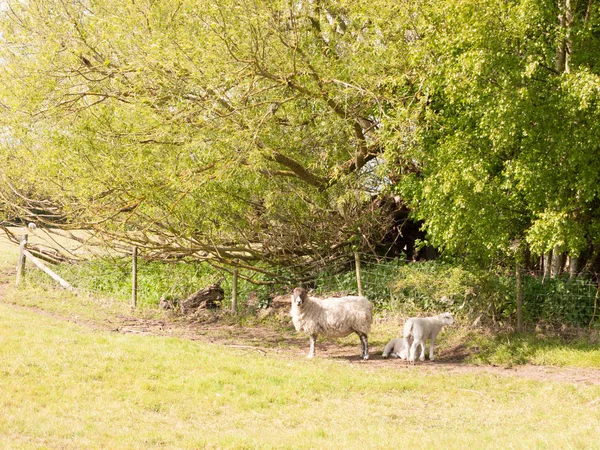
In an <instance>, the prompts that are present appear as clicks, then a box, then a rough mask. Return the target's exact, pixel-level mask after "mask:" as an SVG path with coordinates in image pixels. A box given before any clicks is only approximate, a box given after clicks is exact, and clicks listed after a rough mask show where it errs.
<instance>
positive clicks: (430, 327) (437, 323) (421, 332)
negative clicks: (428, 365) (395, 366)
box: [404, 312, 454, 363]
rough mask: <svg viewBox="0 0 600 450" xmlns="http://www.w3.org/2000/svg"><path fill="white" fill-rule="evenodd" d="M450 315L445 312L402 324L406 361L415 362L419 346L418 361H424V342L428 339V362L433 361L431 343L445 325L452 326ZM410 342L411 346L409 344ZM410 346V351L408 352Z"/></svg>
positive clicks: (452, 321) (452, 320)
mask: <svg viewBox="0 0 600 450" xmlns="http://www.w3.org/2000/svg"><path fill="white" fill-rule="evenodd" d="M453 323H454V319H453V318H452V314H450V313H449V312H445V313H442V314H438V315H437V316H433V317H411V318H410V319H408V320H407V321H406V323H405V324H404V348H405V350H406V354H407V355H408V361H409V362H411V363H414V362H415V356H416V352H417V347H418V346H419V345H421V356H420V357H419V360H421V361H425V341H426V340H427V339H429V360H430V361H433V359H434V358H433V343H434V341H435V337H436V336H437V335H438V333H439V332H440V330H441V329H442V328H443V327H444V326H446V325H452V324H453ZM411 341H412V345H411V344H410V342H411ZM409 346H410V351H409Z"/></svg>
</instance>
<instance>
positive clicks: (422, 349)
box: [419, 339, 427, 361]
mask: <svg viewBox="0 0 600 450" xmlns="http://www.w3.org/2000/svg"><path fill="white" fill-rule="evenodd" d="M426 342H427V340H426V339H423V341H422V342H421V356H419V361H425V344H426Z"/></svg>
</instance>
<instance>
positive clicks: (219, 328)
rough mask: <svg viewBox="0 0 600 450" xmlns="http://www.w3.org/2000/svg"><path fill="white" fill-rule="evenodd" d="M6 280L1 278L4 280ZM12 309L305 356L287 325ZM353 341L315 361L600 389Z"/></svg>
mask: <svg viewBox="0 0 600 450" xmlns="http://www.w3.org/2000/svg"><path fill="white" fill-rule="evenodd" d="M3 278H5V277H3ZM8 284H9V281H7V280H6V279H4V280H2V281H0V302H3V297H4V295H3V294H4V292H5V290H6V288H7V286H8ZM10 306H11V307H14V308H20V309H26V310H28V311H32V312H35V313H37V314H40V315H44V316H50V317H53V318H55V319H57V320H62V321H68V322H72V323H76V324H78V325H81V326H85V327H90V328H94V329H99V330H106V331H112V332H115V333H125V334H126V333H131V334H141V335H153V336H171V337H177V338H181V339H189V340H192V341H200V342H204V343H211V344H218V345H224V346H227V347H232V348H236V349H239V350H240V351H241V352H258V353H260V354H263V355H267V354H269V355H277V356H280V357H291V358H302V357H304V356H305V355H306V354H307V352H308V338H307V337H305V336H303V335H301V334H299V333H296V332H295V331H294V330H293V329H292V328H291V327H287V328H285V329H279V330H274V329H271V328H269V327H257V326H241V325H228V324H223V323H221V322H219V321H216V320H212V321H202V322H198V321H190V320H182V319H176V320H169V319H160V320H157V319H143V318H138V317H133V316H120V317H114V318H111V319H110V320H105V321H102V322H96V321H90V320H86V319H82V318H80V317H69V316H63V315H59V314H55V313H51V312H48V311H46V310H43V309H40V308H35V307H24V306H19V305H14V304H11V305H10ZM279 308H280V311H279V314H285V313H286V311H285V308H286V306H285V305H279ZM359 347H360V346H359V344H358V339H357V342H356V345H342V344H338V343H335V342H329V341H322V342H320V343H319V344H318V345H317V356H316V357H317V358H328V359H332V360H337V361H340V363H343V364H353V365H359V366H361V367H364V368H365V370H378V369H381V368H384V367H385V368H395V369H397V370H398V371H404V370H408V371H413V372H424V373H450V374H452V373H456V374H469V373H471V374H478V373H487V374H492V375H498V376H517V377H523V378H528V379H532V380H540V381H557V382H566V383H577V384H588V385H600V370H598V369H583V368H572V367H551V366H533V365H520V366H513V367H510V368H505V367H497V366H489V365H488V366H477V365H473V364H467V363H464V362H463V361H464V360H465V358H466V357H467V356H468V355H469V353H468V350H467V349H465V348H464V347H462V346H460V345H459V346H456V347H454V348H445V349H440V350H439V351H438V353H437V354H436V361H434V362H429V361H427V362H424V363H417V364H415V365H409V364H407V362H406V361H401V360H398V359H383V358H382V357H381V352H382V350H383V348H381V346H379V347H378V346H372V347H371V349H370V353H371V357H370V359H369V360H368V361H362V360H360V359H359V357H358V354H359V351H360V350H359Z"/></svg>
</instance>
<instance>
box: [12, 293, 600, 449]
mask: <svg viewBox="0 0 600 450" xmlns="http://www.w3.org/2000/svg"><path fill="white" fill-rule="evenodd" d="M368 364H369V363H368V362H366V363H365V364H360V365H356V366H350V365H348V364H345V363H337V362H334V361H328V360H324V359H316V360H313V361H306V360H305V359H303V358H302V359H298V358H291V357H271V356H270V355H268V356H261V354H259V353H255V352H250V353H249V352H247V351H239V350H235V349H229V348H225V347H222V346H217V345H204V344H198V343H194V342H190V341H185V340H179V339H172V338H157V337H148V336H131V335H121V334H116V333H115V334H113V333H109V332H101V331H94V330H90V329H86V328H81V327H78V326H76V325H72V324H66V323H62V322H57V321H56V320H54V319H52V318H47V317H41V316H39V315H36V314H34V313H31V312H28V311H24V310H15V309H14V308H12V307H10V306H8V305H2V304H0V368H1V369H0V384H1V385H2V389H0V410H1V411H2V414H1V415H0V446H2V448H160V447H165V448H202V447H206V446H208V447H210V446H214V447H231V448H255V447H266V448H401V447H403V446H406V445H410V446H416V447H419V448H427V447H432V446H439V445H440V442H443V443H444V445H443V447H444V448H464V447H465V446H468V447H469V448H509V447H515V448H525V447H536V446H542V447H545V446H551V447H555V446H556V445H557V444H558V443H561V444H564V445H562V446H563V447H586V446H589V445H590V444H591V443H593V442H597V441H598V439H600V430H599V429H598V427H597V423H598V421H599V420H600V408H597V407H596V408H592V407H590V405H593V404H595V403H594V402H598V401H599V399H600V388H599V387H586V386H575V385H569V384H559V383H538V382H532V381H525V380H522V379H517V378H505V377H496V376H493V375H482V374H478V375H461V376H458V375H450V374H442V373H440V374H426V375H425V374H423V373H422V372H419V371H416V370H412V369H407V370H405V371H398V370H392V369H389V370H388V369H383V370H377V371H374V370H371V369H370V368H369V365H368ZM573 417H577V420H570V418H573Z"/></svg>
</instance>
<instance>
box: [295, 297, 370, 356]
mask: <svg viewBox="0 0 600 450" xmlns="http://www.w3.org/2000/svg"><path fill="white" fill-rule="evenodd" d="M290 314H291V316H292V320H293V322H294V326H295V327H296V330H297V331H303V332H305V333H306V334H308V335H309V337H310V351H309V353H308V357H309V358H312V357H313V356H314V355H315V342H316V340H317V337H318V335H319V334H322V335H324V336H328V337H345V336H348V335H349V334H350V333H356V334H358V336H359V337H360V342H361V345H362V353H361V357H362V358H363V359H369V344H368V334H369V331H370V330H371V323H372V321H373V304H372V303H371V302H370V301H369V300H367V298H366V297H361V296H346V297H339V298H328V299H318V298H315V297H309V296H308V293H307V292H306V290H304V289H303V288H296V289H294V292H293V293H292V309H291V311H290Z"/></svg>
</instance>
